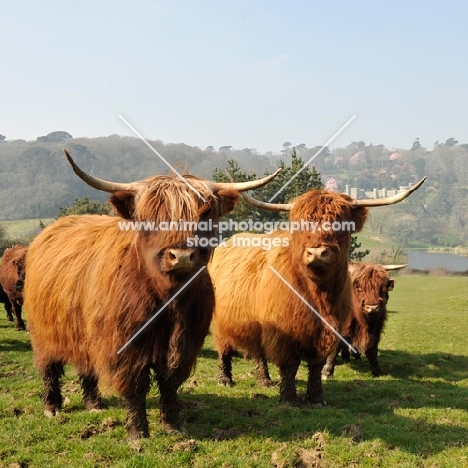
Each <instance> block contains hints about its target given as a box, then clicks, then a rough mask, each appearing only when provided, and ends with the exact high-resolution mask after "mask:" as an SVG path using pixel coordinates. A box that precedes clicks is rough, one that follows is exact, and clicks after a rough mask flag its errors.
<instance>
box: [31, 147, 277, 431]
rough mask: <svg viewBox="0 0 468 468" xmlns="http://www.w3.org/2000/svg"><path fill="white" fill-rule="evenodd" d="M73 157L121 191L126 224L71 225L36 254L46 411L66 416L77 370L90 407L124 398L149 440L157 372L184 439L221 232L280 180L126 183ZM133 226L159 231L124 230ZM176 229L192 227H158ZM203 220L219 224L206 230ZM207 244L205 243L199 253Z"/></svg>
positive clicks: (37, 242) (133, 424) (167, 409)
mask: <svg viewBox="0 0 468 468" xmlns="http://www.w3.org/2000/svg"><path fill="white" fill-rule="evenodd" d="M64 152H65V154H66V156H67V159H68V161H69V162H70V164H71V165H72V167H73V170H74V171H75V173H76V174H77V175H78V176H79V177H80V178H81V179H83V180H84V181H85V182H86V183H87V184H88V185H90V186H92V187H94V188H96V189H98V190H103V191H106V192H110V193H112V195H111V197H110V203H111V204H112V205H113V206H114V208H115V210H116V212H117V213H118V216H115V217H112V216H99V215H82V216H67V217H64V218H61V219H59V220H58V221H56V222H55V223H53V224H52V225H50V226H48V227H47V228H46V229H44V230H43V231H42V232H41V233H40V234H39V235H38V236H37V237H36V238H35V239H34V241H33V242H32V243H31V245H30V247H29V252H28V254H27V257H26V271H27V276H26V283H25V288H24V294H25V307H26V308H27V311H28V326H29V329H30V332H31V340H32V345H33V350H34V361H35V365H36V367H37V368H38V369H39V371H40V373H41V375H42V378H43V381H44V395H43V401H44V413H45V414H46V415H47V416H49V417H51V416H54V415H55V414H57V412H58V411H59V410H60V408H61V406H62V395H61V390H60V379H61V376H62V374H63V366H64V364H66V363H71V364H73V365H74V366H75V367H76V369H77V370H78V373H79V375H80V378H81V383H82V389H83V400H84V404H85V406H86V408H91V409H92V408H100V407H101V393H100V390H99V387H98V384H99V386H101V388H107V389H111V390H114V391H116V392H118V393H119V394H120V395H122V396H123V397H124V399H125V401H126V405H127V423H126V427H127V430H128V433H129V436H130V437H131V438H135V437H142V436H143V437H147V436H148V435H149V434H148V420H147V415H146V394H147V392H148V390H149V387H150V380H151V379H150V373H154V379H155V381H156V382H157V384H158V387H159V393H160V400H159V404H160V421H161V424H162V425H163V427H165V428H167V429H175V430H178V429H180V428H181V420H180V408H179V406H180V405H179V401H178V395H177V390H178V388H179V387H180V385H181V384H182V383H183V382H184V381H185V380H186V379H187V378H188V376H189V375H190V372H191V371H192V370H193V368H194V365H195V361H196V358H197V355H198V353H199V351H200V349H201V347H202V345H203V342H204V339H205V336H206V334H207V332H208V328H209V324H210V321H211V316H212V310H213V306H214V291H213V285H212V282H211V278H210V276H209V274H208V272H207V270H206V269H205V266H206V264H207V262H208V260H209V259H210V257H211V255H212V253H213V246H214V245H215V244H216V241H217V237H216V228H215V226H216V225H217V222H218V219H219V217H221V216H222V215H224V214H225V213H227V212H228V211H231V210H232V209H233V208H234V206H235V204H236V203H237V201H238V197H239V191H242V190H250V189H252V188H254V187H260V186H262V185H264V184H265V183H267V182H268V181H269V180H271V179H272V178H273V177H274V176H275V175H276V174H274V175H273V176H268V177H265V178H264V179H262V180H259V181H251V182H245V183H237V184H230V183H227V184H223V183H216V182H212V181H209V180H204V179H200V178H197V177H195V176H186V177H185V178H184V179H182V178H178V177H175V176H151V177H148V178H146V179H145V180H142V181H138V182H133V183H114V182H107V181H104V180H102V179H97V178H94V177H92V176H89V175H87V174H86V173H84V172H83V171H82V170H81V169H80V168H79V167H78V166H77V165H76V164H75V163H74V161H73V160H72V159H71V157H70V155H69V154H68V153H67V152H66V151H65V150H64ZM122 218H124V220H127V221H132V222H134V223H137V224H136V225H135V224H134V226H140V228H141V227H142V225H141V224H139V223H142V222H145V223H147V224H146V226H148V223H150V225H151V223H154V226H156V229H148V228H147V229H141V230H140V229H139V228H136V229H128V230H127V229H122V226H123V224H122V223H123V220H122ZM168 221H175V222H176V223H177V222H179V221H184V222H187V229H184V230H177V229H172V230H162V229H159V230H157V226H161V223H167V222H168ZM203 221H206V222H207V223H206V224H207V225H209V221H211V227H210V228H209V229H206V230H204V229H203V230H202V229H201V228H200V224H199V223H201V222H203ZM126 226H127V227H128V226H129V225H128V224H126ZM195 236H198V238H199V239H200V246H195V247H191V248H189V247H187V243H188V241H189V239H192V238H194V237H195ZM201 241H204V242H201ZM213 241H214V242H213ZM182 288H185V289H183V290H182ZM160 311H162V312H161V313H160V314H159V315H158V316H157V318H156V319H155V320H153V321H151V322H149V321H150V319H152V318H153V317H154V315H155V314H156V313H157V312H160ZM146 325H148V326H147V327H146V328H145V329H144V330H143V331H142V327H143V326H146ZM140 331H142V332H141V333H139V332H140Z"/></svg>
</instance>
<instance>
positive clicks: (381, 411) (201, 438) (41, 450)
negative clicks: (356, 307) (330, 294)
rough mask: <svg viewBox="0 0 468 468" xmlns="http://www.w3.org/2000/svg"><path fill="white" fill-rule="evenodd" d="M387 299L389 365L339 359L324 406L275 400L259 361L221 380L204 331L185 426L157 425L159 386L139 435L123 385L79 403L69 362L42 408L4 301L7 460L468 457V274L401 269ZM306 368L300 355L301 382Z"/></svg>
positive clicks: (224, 463) (237, 462)
mask: <svg viewBox="0 0 468 468" xmlns="http://www.w3.org/2000/svg"><path fill="white" fill-rule="evenodd" d="M389 310H390V314H389V320H388V324H387V327H386V332H385V335H384V338H383V340H382V343H381V351H380V364H381V367H382V369H383V371H384V372H386V375H385V376H382V377H379V378H373V377H371V375H370V371H369V366H368V364H367V362H366V361H364V360H362V361H353V362H351V363H350V364H346V365H344V364H340V365H338V366H337V369H336V372H335V379H333V380H329V381H326V382H325V383H324V391H325V396H326V399H327V401H328V403H329V406H328V407H326V408H322V409H312V408H305V409H297V408H291V407H289V406H285V405H280V404H279V402H278V389H277V388H270V389H265V388H260V387H258V386H257V385H256V383H255V378H254V373H253V370H254V366H253V363H252V362H250V361H245V360H243V359H241V358H238V359H236V360H235V362H234V367H233V373H234V379H235V380H236V382H237V385H236V386H235V387H234V388H224V387H220V386H218V385H217V383H216V374H217V369H216V367H217V363H216V353H215V352H214V350H213V346H212V341H211V337H208V339H207V341H206V344H205V347H204V349H203V351H202V353H201V356H200V358H199V362H198V366H197V369H196V371H195V374H194V375H193V376H192V377H191V378H190V379H189V380H188V381H187V382H186V383H185V384H184V385H183V387H182V389H181V392H180V395H181V400H182V402H183V410H182V417H183V419H184V426H185V428H186V433H185V434H184V433H182V434H166V433H164V432H162V431H161V430H160V428H159V425H158V417H159V410H158V394H157V388H156V387H153V388H152V390H151V392H150V394H149V396H148V414H149V420H150V432H151V436H150V438H149V439H147V440H143V441H138V442H130V441H128V440H127V436H126V431H125V428H124V422H125V408H124V405H123V402H122V400H121V399H120V398H119V397H118V396H116V395H112V394H111V395H107V396H106V397H105V398H104V403H105V405H106V409H104V410H102V411H101V412H88V411H85V410H84V409H83V407H82V405H81V401H80V400H81V395H80V388H79V384H78V380H77V376H76V374H75V372H74V371H73V369H71V368H67V372H66V374H67V375H66V378H65V379H64V386H63V395H64V398H66V400H65V401H66V405H65V407H64V409H63V411H62V412H61V413H60V415H59V416H58V417H56V418H54V419H52V420H49V419H46V418H45V417H44V416H43V414H42V403H41V398H40V397H41V391H42V385H41V382H40V380H39V379H38V375H37V373H36V371H35V369H34V368H33V366H32V351H31V347H30V344H29V337H28V334H27V333H25V332H16V331H15V330H14V329H13V325H12V324H11V323H9V322H7V321H6V319H5V315H4V313H3V311H0V388H1V394H0V466H5V467H41V468H42V467H49V466H50V467H106V466H109V467H171V468H173V467H178V466H190V467H224V468H230V467H283V468H286V467H315V466H320V467H322V466H323V467H377V466H378V467H394V466H399V467H401V468H403V467H432V468H433V467H463V466H465V467H468V338H467V323H468V279H467V278H452V277H441V278H436V277H417V276H399V277H397V283H396V286H395V290H394V291H393V292H392V293H391V297H390V301H389ZM26 319H27V316H26ZM271 373H272V378H273V379H274V381H275V382H278V373H277V371H276V369H275V368H274V366H271ZM305 378H306V369H305V367H301V369H300V372H299V375H298V389H299V393H305Z"/></svg>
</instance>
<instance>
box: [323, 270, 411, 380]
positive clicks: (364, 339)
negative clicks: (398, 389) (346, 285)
mask: <svg viewBox="0 0 468 468" xmlns="http://www.w3.org/2000/svg"><path fill="white" fill-rule="evenodd" d="M405 266H406V265H395V266H383V265H373V264H366V263H350V264H349V274H350V276H351V281H352V284H353V311H352V319H351V322H350V323H349V325H348V326H347V327H345V329H344V331H343V335H344V337H345V339H346V340H347V341H348V342H349V343H351V345H352V346H353V347H354V348H355V349H357V351H358V353H357V354H355V357H357V358H358V357H360V354H361V353H365V355H366V356H367V359H368V361H369V364H370V367H371V371H372V375H373V376H374V377H378V376H379V375H382V371H381V369H380V365H379V362H378V360H377V355H378V347H379V342H380V337H381V334H382V331H383V328H384V326H385V321H386V320H387V302H388V292H389V291H391V290H393V288H394V286H395V280H393V279H391V278H390V277H389V276H388V273H387V271H388V270H397V269H400V268H404V267H405ZM340 351H341V356H342V357H343V359H344V360H345V361H349V358H350V350H349V347H348V346H347V345H346V344H345V343H343V342H341V341H340V343H339V345H338V347H337V349H336V351H334V352H332V353H331V354H330V356H328V357H327V362H326V364H325V366H324V368H323V371H322V376H323V377H324V378H330V377H332V376H333V373H334V370H335V362H336V356H337V355H338V354H339V352H340Z"/></svg>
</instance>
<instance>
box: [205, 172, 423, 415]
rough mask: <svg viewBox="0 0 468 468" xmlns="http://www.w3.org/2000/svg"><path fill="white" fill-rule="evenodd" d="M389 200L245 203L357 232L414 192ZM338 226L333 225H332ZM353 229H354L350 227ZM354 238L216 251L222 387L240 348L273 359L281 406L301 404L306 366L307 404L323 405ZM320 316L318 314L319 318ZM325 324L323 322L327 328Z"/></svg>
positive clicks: (322, 234) (345, 304) (324, 233)
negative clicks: (300, 380) (324, 375)
mask: <svg viewBox="0 0 468 468" xmlns="http://www.w3.org/2000/svg"><path fill="white" fill-rule="evenodd" d="M423 181H424V179H423V180H422V181H420V182H419V183H417V184H416V185H414V186H413V187H411V188H410V189H409V190H408V191H406V192H404V193H400V194H398V195H396V196H393V197H389V198H387V199H379V200H353V199H352V198H351V197H349V196H346V195H343V194H338V193H332V192H327V191H324V190H313V191H310V192H307V193H305V194H304V195H301V196H299V197H298V198H296V199H295V200H294V202H293V203H290V204H269V203H265V202H259V201H256V200H253V199H252V198H250V197H247V196H246V195H245V194H243V195H242V197H243V198H244V199H245V200H246V201H248V203H250V204H252V205H254V206H256V207H258V208H261V209H269V210H274V211H278V210H283V211H289V212H290V216H289V219H290V222H291V224H292V223H299V225H300V224H301V222H311V223H315V222H317V221H318V222H320V223H321V225H322V226H323V227H325V223H326V226H327V227H329V226H330V225H334V226H337V225H338V224H336V223H339V225H342V226H344V225H345V224H346V223H348V226H350V224H349V223H350V222H351V223H353V224H354V232H357V231H360V230H361V229H362V227H363V225H364V222H365V220H366V217H367V207H370V206H382V205H389V204H394V203H398V202H400V201H401V200H403V199H404V198H406V197H407V196H408V195H409V194H410V193H412V192H413V191H414V190H416V189H417V188H418V187H419V186H420V185H421V184H422V183H423ZM334 223H335V224H334ZM351 225H352V224H351ZM351 233H352V232H351V231H349V230H339V229H315V230H296V231H294V232H292V233H291V234H289V233H278V232H273V233H271V234H269V236H279V237H281V236H289V237H290V242H289V243H288V245H283V243H282V242H281V246H280V247H275V248H272V249H270V250H266V249H263V248H261V247H233V243H234V242H235V239H231V240H230V241H229V242H228V243H227V247H224V248H219V249H217V251H216V252H215V254H214V256H213V260H212V263H211V264H210V267H209V268H210V273H211V275H212V277H213V280H214V283H215V290H216V308H215V311H214V314H213V335H214V340H215V345H216V348H217V350H218V353H219V356H220V364H219V382H220V383H221V384H224V385H232V384H233V379H232V356H233V353H234V352H235V351H236V350H237V349H241V350H243V351H244V352H245V353H246V355H247V356H249V357H251V358H254V359H257V361H258V360H262V359H268V360H269V361H271V362H273V363H274V364H275V365H277V366H278V368H279V373H280V378H281V382H280V400H281V401H284V402H288V403H290V404H292V405H297V404H300V403H302V401H301V400H300V399H299V398H298V397H297V391H296V384H295V377H296V373H297V370H298V368H299V364H300V362H301V361H302V360H304V361H305V362H306V363H307V366H308V380H307V394H306V402H307V403H308V404H312V405H320V406H321V405H324V404H326V402H325V399H324V396H323V389H322V381H321V371H322V367H323V365H324V363H325V360H326V357H327V356H328V355H329V354H330V353H331V352H332V351H333V350H334V349H335V347H336V346H337V340H338V339H339V338H338V336H337V334H336V333H341V332H342V331H343V329H344V327H345V325H346V324H347V323H348V322H349V320H350V317H351V311H352V284H351V279H350V277H349V274H348V250H349V247H350V239H351ZM314 311H315V312H317V314H316V313H315V312H314ZM325 321H326V323H325Z"/></svg>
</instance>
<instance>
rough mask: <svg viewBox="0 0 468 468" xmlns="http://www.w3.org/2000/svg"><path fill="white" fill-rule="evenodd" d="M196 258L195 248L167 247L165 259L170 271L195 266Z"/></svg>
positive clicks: (188, 268) (191, 268)
mask: <svg viewBox="0 0 468 468" xmlns="http://www.w3.org/2000/svg"><path fill="white" fill-rule="evenodd" d="M197 258H198V252H197V249H175V248H173V249H167V250H166V261H167V263H168V266H169V270H172V271H184V270H186V271H188V270H193V269H194V268H195V267H196V263H197Z"/></svg>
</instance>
